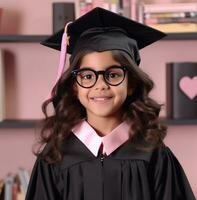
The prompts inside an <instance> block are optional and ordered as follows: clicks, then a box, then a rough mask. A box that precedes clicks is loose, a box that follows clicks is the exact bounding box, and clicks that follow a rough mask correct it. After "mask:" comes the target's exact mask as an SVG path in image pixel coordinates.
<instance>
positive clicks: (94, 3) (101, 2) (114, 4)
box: [75, 0, 120, 18]
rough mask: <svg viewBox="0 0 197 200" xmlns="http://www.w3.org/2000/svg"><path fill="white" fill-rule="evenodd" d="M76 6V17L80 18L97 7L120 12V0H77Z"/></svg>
mask: <svg viewBox="0 0 197 200" xmlns="http://www.w3.org/2000/svg"><path fill="white" fill-rule="evenodd" d="M75 4H76V17H77V18H78V17H80V16H82V15H84V14H86V13H87V12H89V11H90V10H92V9H93V8H95V7H101V8H104V9H107V10H110V11H112V12H115V13H119V11H120V2H119V0H110V1H109V0H77V1H75Z"/></svg>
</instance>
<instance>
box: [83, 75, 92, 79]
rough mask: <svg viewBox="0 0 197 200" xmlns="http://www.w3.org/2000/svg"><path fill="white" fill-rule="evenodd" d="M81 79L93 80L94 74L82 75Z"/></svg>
mask: <svg viewBox="0 0 197 200" xmlns="http://www.w3.org/2000/svg"><path fill="white" fill-rule="evenodd" d="M81 79H85V80H90V79H92V74H85V75H83V74H82V75H81Z"/></svg>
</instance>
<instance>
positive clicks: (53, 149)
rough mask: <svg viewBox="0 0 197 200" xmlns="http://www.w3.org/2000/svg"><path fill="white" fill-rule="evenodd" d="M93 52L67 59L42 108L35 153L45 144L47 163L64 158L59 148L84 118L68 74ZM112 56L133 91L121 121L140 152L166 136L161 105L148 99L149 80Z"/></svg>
mask: <svg viewBox="0 0 197 200" xmlns="http://www.w3.org/2000/svg"><path fill="white" fill-rule="evenodd" d="M91 52H93V50H90V49H86V50H84V51H80V52H78V54H77V55H76V56H75V57H74V58H73V57H72V56H71V57H70V66H69V69H68V70H67V71H66V72H65V73H64V74H63V75H62V76H61V78H60V79H59V81H58V82H57V84H56V85H55V87H54V88H53V90H52V97H51V98H50V99H48V100H46V101H45V102H44V103H43V104H42V111H43V113H44V115H45V119H43V121H42V129H41V132H40V137H39V141H38V146H39V148H38V149H37V150H34V153H35V154H36V155H39V154H40V152H41V151H42V148H43V147H44V146H45V144H47V147H48V148H47V152H46V153H45V154H44V159H45V160H46V161H47V162H49V163H55V162H60V161H61V160H62V158H63V155H62V152H61V145H62V144H63V141H64V140H65V139H66V138H67V137H68V136H69V135H70V134H71V133H72V128H73V127H74V126H75V125H76V124H77V123H79V122H80V121H81V120H83V119H84V118H86V110H85V108H84V107H83V106H82V105H81V103H80V102H79V100H78V98H77V96H76V93H75V91H74V87H73V86H74V84H75V80H74V79H73V77H72V76H71V71H72V70H73V69H77V68H79V67H80V63H81V60H82V58H83V56H85V55H86V54H88V53H91ZM111 52H112V56H113V58H114V60H115V61H117V62H119V63H120V65H121V66H127V68H128V84H129V86H130V87H132V88H134V91H133V93H132V95H131V96H128V97H127V98H126V100H125V102H124V104H123V107H122V108H123V116H122V117H123V119H124V120H127V121H129V122H131V127H130V129H131V130H130V132H132V138H131V142H132V143H133V145H134V146H135V147H136V148H138V149H141V150H145V151H147V150H149V149H152V148H155V147H157V146H159V145H161V144H162V141H163V139H164V137H165V136H166V129H167V128H166V126H165V125H162V124H161V122H160V121H159V113H160V110H161V107H162V106H163V105H160V104H158V103H157V102H156V101H155V100H153V99H152V98H150V97H149V93H150V91H151V90H152V89H153V87H154V83H153V81H152V80H151V78H150V77H149V76H148V75H147V74H146V73H145V72H143V71H142V70H141V69H140V68H139V67H138V66H137V65H136V64H135V63H134V61H133V60H132V59H131V58H130V56H129V55H128V54H127V53H126V52H124V51H121V50H112V51H111ZM52 104H53V106H54V111H53V113H51V114H49V112H48V108H50V105H52Z"/></svg>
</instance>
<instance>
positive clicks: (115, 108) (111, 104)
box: [75, 51, 131, 121]
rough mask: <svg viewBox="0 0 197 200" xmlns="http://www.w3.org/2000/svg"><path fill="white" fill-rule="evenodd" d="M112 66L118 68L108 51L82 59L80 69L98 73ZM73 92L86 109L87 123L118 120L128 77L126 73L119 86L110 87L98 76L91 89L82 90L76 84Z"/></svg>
mask: <svg viewBox="0 0 197 200" xmlns="http://www.w3.org/2000/svg"><path fill="white" fill-rule="evenodd" d="M113 65H116V66H120V64H119V63H118V62H117V61H115V60H114V58H113V56H112V53H111V52H110V51H104V52H92V53H88V54H87V55H85V56H84V57H83V58H82V61H81V64H80V69H83V68H87V67H88V68H90V69H93V70H95V71H99V70H106V69H107V68H109V67H110V66H113ZM75 90H76V91H77V97H78V99H79V101H80V102H81V104H82V105H83V106H84V107H85V109H86V113H87V120H88V121H89V120H91V119H97V118H106V119H108V118H116V119H120V118H121V114H122V105H123V103H124V101H125V99H126V98H127V95H128V76H127V73H126V75H125V79H124V81H123V82H122V83H121V84H120V85H117V86H111V85H109V84H107V83H106V82H105V81H104V79H103V76H102V75H99V77H98V80H97V82H96V84H95V85H94V86H93V87H92V88H83V87H81V86H79V85H78V84H77V83H76V84H75ZM129 93H131V91H130V92H129Z"/></svg>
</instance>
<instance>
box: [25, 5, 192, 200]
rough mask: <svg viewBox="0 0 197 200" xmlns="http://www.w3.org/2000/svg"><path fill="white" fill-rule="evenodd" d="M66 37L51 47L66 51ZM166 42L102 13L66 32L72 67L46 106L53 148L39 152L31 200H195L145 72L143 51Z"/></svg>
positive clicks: (44, 135) (46, 130) (46, 132)
mask: <svg viewBox="0 0 197 200" xmlns="http://www.w3.org/2000/svg"><path fill="white" fill-rule="evenodd" d="M62 35H63V31H62V30H61V31H60V32H58V33H57V34H55V35H53V36H52V37H50V38H49V39H47V40H46V41H45V42H44V45H47V46H50V47H52V48H55V49H60V45H59V44H60V43H61V38H62ZM163 36H164V34H163V33H161V32H159V31H157V30H154V29H152V28H150V27H147V26H144V25H142V24H139V23H137V22H134V21H132V20H130V19H126V18H124V17H121V16H119V15H117V14H114V13H112V12H110V11H107V10H104V9H101V8H96V9H94V10H92V11H90V12H89V13H87V14H86V15H84V16H82V17H80V18H79V19H77V20H76V21H75V22H73V23H71V24H69V25H68V26H67V29H66V32H65V33H64V35H63V39H62V48H61V59H63V60H64V56H65V53H66V51H65V47H67V51H68V53H70V54H71V57H70V65H69V68H68V69H67V70H65V72H64V73H60V74H59V75H58V78H57V80H58V81H57V83H56V85H55V86H54V88H53V91H52V96H51V98H50V99H49V100H47V101H45V102H44V104H43V112H44V114H45V116H46V119H45V120H44V127H43V129H42V132H41V144H46V145H45V147H44V149H43V150H42V151H41V152H37V155H38V158H37V161H36V163H35V166H34V169H33V172H32V176H31V180H30V184H29V188H28V192H27V195H26V200H131V199H132V200H194V199H195V197H194V195H193V193H192V191H191V188H190V185H189V183H188V180H187V178H186V176H185V174H184V171H183V169H182V167H181V166H180V164H179V162H178V161H177V159H176V158H175V156H174V155H173V153H172V152H171V151H170V149H169V148H168V147H167V146H165V144H164V143H163V139H164V137H165V135H166V128H165V126H163V125H161V124H160V122H159V120H158V116H159V112H160V108H161V105H159V104H157V103H156V102H155V101H154V100H153V99H151V98H150V97H149V92H150V91H151V89H152V88H153V82H152V80H151V79H150V77H149V76H148V75H147V74H145V73H144V72H143V71H142V70H141V69H140V68H139V63H140V56H139V49H141V48H143V47H145V46H147V45H149V44H151V43H153V42H155V41H157V40H159V39H161V38H162V37H163ZM66 42H67V43H66ZM65 43H66V45H65ZM64 45H65V46H64ZM62 63H63V64H62ZM63 65H64V62H61V64H60V67H62V66H63ZM59 77H60V78H59ZM50 103H53V105H54V113H53V114H52V115H50V116H49V115H48V114H47V108H48V106H49V105H50Z"/></svg>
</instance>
